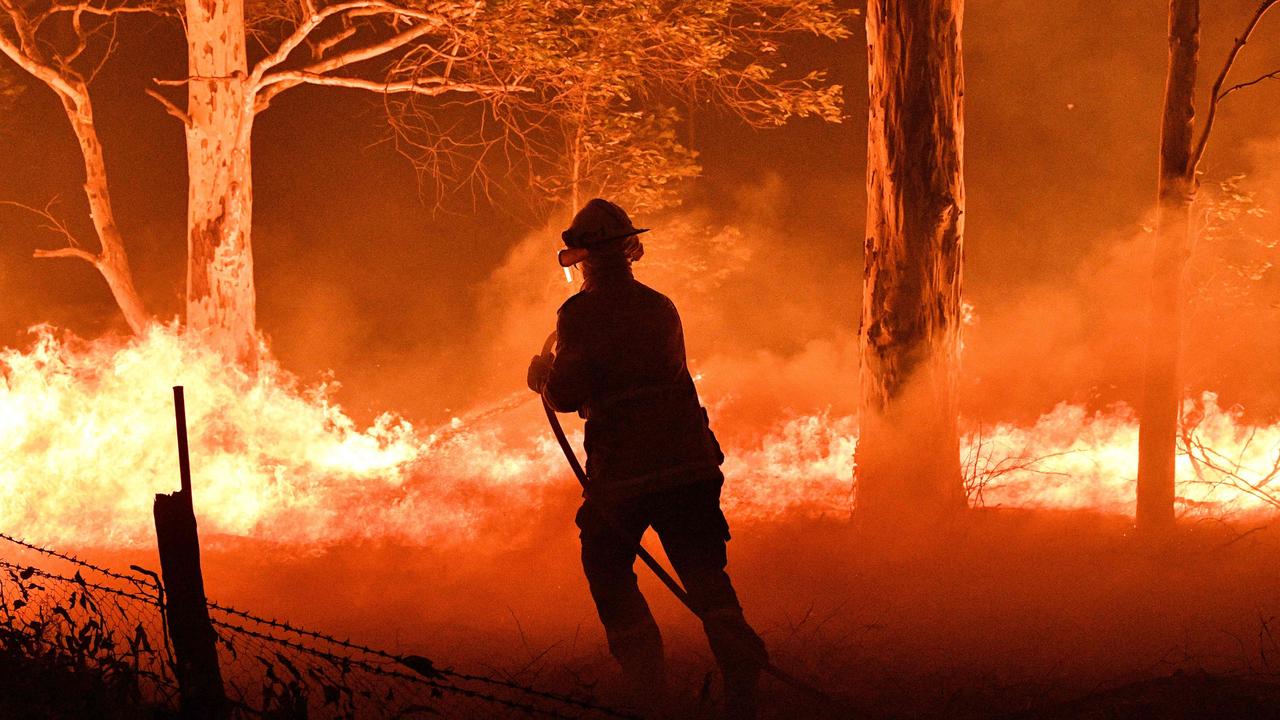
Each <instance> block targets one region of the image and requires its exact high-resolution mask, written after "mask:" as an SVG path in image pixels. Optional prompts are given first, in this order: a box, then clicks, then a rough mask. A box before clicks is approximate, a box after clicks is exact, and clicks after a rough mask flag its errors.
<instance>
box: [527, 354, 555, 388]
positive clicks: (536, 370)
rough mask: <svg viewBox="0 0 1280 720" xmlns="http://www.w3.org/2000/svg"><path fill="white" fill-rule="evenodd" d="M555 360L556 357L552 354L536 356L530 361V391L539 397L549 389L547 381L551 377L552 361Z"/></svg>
mask: <svg viewBox="0 0 1280 720" xmlns="http://www.w3.org/2000/svg"><path fill="white" fill-rule="evenodd" d="M553 358H554V356H553V355H552V354H551V353H545V354H543V355H534V356H533V359H532V360H530V361H529V375H528V383H529V389H530V390H532V391H534V392H536V393H538V394H539V395H541V394H542V391H543V389H544V388H546V387H547V379H548V378H550V377H551V361H552V359H553Z"/></svg>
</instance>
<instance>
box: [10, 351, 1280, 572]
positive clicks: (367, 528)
mask: <svg viewBox="0 0 1280 720" xmlns="http://www.w3.org/2000/svg"><path fill="white" fill-rule="evenodd" d="M35 333H36V334H35V342H34V344H33V345H32V347H31V348H30V349H29V350H26V351H20V350H16V349H7V350H4V351H2V352H0V373H3V377H4V383H3V385H0V529H3V530H5V531H6V532H12V533H16V534H23V535H26V536H28V537H31V538H33V539H39V540H40V541H42V542H50V543H57V544H62V545H67V546H85V545H96V546H121V545H136V544H144V543H149V542H151V540H152V537H153V535H152V530H151V502H152V496H153V495H154V494H155V493H157V492H170V491H172V490H174V489H176V485H177V460H176V457H175V451H174V438H173V416H172V407H171V399H170V394H169V393H170V391H169V388H170V386H171V385H178V384H180V385H185V386H186V387H187V397H188V409H187V412H188V421H189V426H190V428H191V447H192V449H191V451H192V457H193V473H194V486H195V500H196V507H197V512H198V514H199V517H200V522H201V529H202V531H203V532H204V533H205V534H206V535H233V536H247V537H253V538H258V539H262V540H269V541H276V542H281V543H297V544H317V543H319V544H328V543H337V542H343V541H348V540H359V539H391V540H397V541H405V542H415V543H426V542H440V541H445V540H459V539H467V538H470V537H472V536H474V534H475V533H476V532H477V530H478V528H479V527H480V526H481V525H482V524H483V522H484V521H485V520H487V519H492V518H493V517H496V516H500V515H501V514H503V513H507V514H509V513H510V511H511V509H512V508H517V507H518V508H527V507H530V506H534V505H536V504H537V503H538V502H540V497H541V496H542V494H543V493H544V492H546V491H547V489H548V488H551V487H554V486H555V485H557V484H567V483H572V480H571V479H570V478H569V476H568V472H567V470H566V468H565V466H564V462H563V458H561V457H560V455H559V449H558V447H557V446H556V445H555V444H554V443H553V442H552V441H551V440H550V438H549V437H545V436H544V435H545V434H544V433H541V430H542V428H541V426H539V425H530V427H529V428H528V430H529V434H528V435H526V436H525V437H523V438H517V439H514V440H513V439H511V433H507V432H503V428H502V427H501V423H500V422H499V419H500V418H501V417H502V416H504V415H506V414H507V413H510V412H512V409H513V408H515V407H525V408H528V407H531V403H525V402H524V400H525V399H526V395H524V394H520V395H515V396H513V398H514V399H513V400H512V401H510V402H508V403H505V404H501V405H498V406H496V407H495V408H491V409H490V410H487V411H484V412H478V413H473V414H472V417H470V418H454V419H453V420H452V421H451V422H450V423H448V424H447V425H446V426H444V427H440V428H434V429H427V428H417V427H415V426H414V425H413V424H411V423H410V422H409V421H407V420H406V419H404V418H403V417H400V416H398V415H395V414H393V413H386V414H383V415H381V416H380V417H378V418H376V419H375V420H374V421H373V423H372V424H370V425H369V426H367V427H361V426H359V425H357V423H356V422H355V421H353V420H352V419H351V417H350V416H349V415H347V414H346V413H345V412H344V411H343V409H342V408H341V407H340V406H339V405H338V404H336V403H335V402H334V400H333V392H332V390H333V389H332V388H331V387H329V386H326V385H324V384H320V385H316V386H312V387H305V386H303V385H302V384H301V383H299V382H298V380H297V379H296V378H294V377H293V376H292V375H290V374H289V373H288V372H286V371H284V370H283V369H281V368H280V367H279V366H278V365H276V364H274V363H272V362H271V361H270V360H266V361H264V363H263V365H262V367H261V369H260V371H259V372H258V373H257V374H256V375H254V376H250V375H248V374H246V373H244V372H243V371H241V370H240V369H238V368H236V367H234V366H232V365H229V364H228V363H226V362H224V361H222V359H221V358H220V356H218V355H217V354H216V353H213V352H211V351H209V350H207V349H203V348H200V347H198V346H195V345H193V344H191V343H188V342H185V341H184V340H183V338H182V337H181V335H180V334H179V333H178V332H177V329H176V328H175V327H157V328H154V329H153V330H151V331H150V332H148V333H147V334H146V335H145V336H143V337H140V338H136V339H131V340H128V341H120V340H98V341H92V342H85V341H82V340H78V339H75V338H72V337H62V336H60V335H59V334H57V333H56V332H55V331H54V330H53V329H52V328H49V327H40V328H37V329H36V331H35ZM527 398H529V399H531V398H532V396H531V395H528V396H527ZM1187 411H1188V413H1193V414H1194V416H1195V417H1196V418H1198V419H1199V422H1198V425H1197V426H1196V429H1195V434H1194V435H1189V436H1188V437H1189V438H1190V439H1191V441H1192V442H1191V449H1192V452H1191V453H1190V454H1185V453H1184V454H1182V455H1181V456H1180V457H1179V465H1178V473H1179V497H1180V498H1181V499H1182V505H1183V507H1184V509H1185V510H1187V511H1190V512H1198V513H1207V512H1212V513H1227V512H1252V511H1258V510H1261V509H1265V508H1268V507H1271V506H1273V505H1274V502H1273V501H1272V499H1271V496H1270V495H1269V494H1268V492H1267V483H1269V482H1270V480H1271V478H1272V477H1274V476H1275V475H1276V472H1275V470H1274V468H1275V467H1276V465H1277V460H1278V455H1277V453H1278V452H1280V424H1277V425H1272V426H1265V427H1255V426H1249V425H1247V424H1245V423H1244V422H1243V421H1242V420H1241V418H1240V413H1239V412H1238V411H1234V410H1228V409H1223V408H1220V407H1219V406H1218V403H1217V398H1216V397H1215V396H1213V395H1212V394H1206V395H1205V396H1203V397H1202V398H1201V399H1200V400H1199V401H1198V402H1194V403H1191V402H1189V403H1188V405H1187ZM535 417H536V415H534V414H530V417H529V422H530V423H536V419H534V418H535ZM856 436H857V426H856V421H855V419H854V418H851V417H836V416H831V415H830V414H828V413H819V414H816V415H800V416H794V417H790V418H787V419H783V420H782V421H780V422H779V423H778V424H777V425H776V426H775V427H774V428H773V430H772V431H771V432H769V433H767V434H766V435H764V437H763V439H761V440H760V441H758V442H756V443H753V444H751V445H750V446H747V447H737V448H733V447H730V448H726V451H727V452H726V454H727V455H728V458H729V459H728V461H727V462H726V464H725V468H724V469H725V474H726V476H727V478H728V481H727V483H726V486H725V504H726V507H727V510H728V511H729V512H730V514H731V515H732V516H733V517H734V518H735V520H748V519H759V520H765V519H773V518H779V517H794V516H808V515H817V514H833V513H834V514H844V513H848V512H849V511H850V510H851V508H852V499H853V493H852V480H851V478H852V475H853V450H854V445H855V443H856ZM1136 446H1137V424H1136V421H1135V419H1134V417H1133V415H1132V413H1131V412H1130V411H1129V410H1127V409H1126V408H1123V407H1118V408H1115V409H1113V410H1110V411H1108V412H1098V413H1089V412H1086V411H1085V410H1084V409H1083V408H1081V407H1078V406H1073V405H1069V404H1062V405H1059V406H1058V407H1057V408H1055V409H1054V410H1053V411H1052V412H1050V413H1048V414H1046V415H1044V416H1043V417H1041V418H1040V419H1039V420H1038V421H1037V422H1036V423H1034V424H1033V425H1031V426H1030V427H1020V426H1016V425H1012V424H1002V425H997V426H995V427H993V428H989V429H985V430H981V431H979V430H974V431H971V432H970V433H969V434H968V435H966V437H965V438H964V450H963V453H964V456H965V458H966V461H965V467H966V469H967V472H968V474H969V482H970V486H971V490H972V492H973V497H972V499H973V500H974V501H975V502H982V503H984V504H986V505H1004V506H1017V507H1043V508H1092V509H1097V510H1101V511H1107V512H1117V513H1131V512H1132V510H1133V478H1134V476H1135V474H1136ZM1197 453H1198V454H1197ZM1258 468H1262V469H1258ZM1268 473H1270V474H1268ZM562 486H563V485H562Z"/></svg>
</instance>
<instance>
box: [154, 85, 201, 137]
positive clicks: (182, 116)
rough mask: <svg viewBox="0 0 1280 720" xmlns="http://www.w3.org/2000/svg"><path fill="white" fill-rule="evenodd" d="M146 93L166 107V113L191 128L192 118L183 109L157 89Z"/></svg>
mask: <svg viewBox="0 0 1280 720" xmlns="http://www.w3.org/2000/svg"><path fill="white" fill-rule="evenodd" d="M146 92H147V94H148V95H150V96H151V97H153V98H155V99H156V101H157V102H159V103H160V105H161V106H163V107H164V111H165V112H167V113H169V114H170V115H172V116H174V117H176V118H178V119H179V120H181V121H182V124H183V125H185V126H187V127H191V116H190V115H188V114H187V113H186V112H184V111H183V110H182V108H180V107H178V106H177V105H174V104H173V102H171V101H170V100H169V98H167V97H165V96H164V95H161V94H160V92H159V91H157V90H156V89H155V88H147V90H146Z"/></svg>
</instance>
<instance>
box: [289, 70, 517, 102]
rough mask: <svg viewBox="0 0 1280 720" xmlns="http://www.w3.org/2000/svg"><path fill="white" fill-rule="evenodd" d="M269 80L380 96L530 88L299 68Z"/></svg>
mask: <svg viewBox="0 0 1280 720" xmlns="http://www.w3.org/2000/svg"><path fill="white" fill-rule="evenodd" d="M269 80H270V81H271V83H272V84H276V85H281V84H283V85H287V86H288V87H294V86H296V85H301V84H304V83H305V84H307V85H328V86H332V87H344V88H353V89H356V90H368V91H370V92H376V93H381V94H384V95H389V94H394V93H412V94H415V95H426V96H429V97H436V96H439V95H444V94H446V93H451V92H457V93H476V94H484V93H504V92H531V91H532V88H528V87H525V86H523V85H486V84H480V83H460V82H453V81H450V80H448V79H447V78H442V77H428V78H419V79H417V80H400V81H396V82H377V81H375V80H365V79H364V78H355V77H343V76H338V75H321V74H319V73H312V72H306V71H302V70H287V71H284V72H278V73H272V74H271V77H270V78H269Z"/></svg>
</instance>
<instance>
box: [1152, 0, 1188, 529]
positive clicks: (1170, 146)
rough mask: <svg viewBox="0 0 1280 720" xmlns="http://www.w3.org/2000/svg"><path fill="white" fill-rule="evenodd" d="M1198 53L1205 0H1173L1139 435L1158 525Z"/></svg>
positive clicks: (1165, 514) (1169, 510) (1174, 380)
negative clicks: (1200, 0)
mask: <svg viewBox="0 0 1280 720" xmlns="http://www.w3.org/2000/svg"><path fill="white" fill-rule="evenodd" d="M1199 53H1200V2H1199V0H1170V2H1169V70H1168V78H1167V80H1166V82H1165V93H1164V118H1163V121H1162V123H1161V126H1160V178H1159V184H1158V204H1157V209H1156V233H1155V235H1156V237H1155V259H1154V262H1153V263H1152V273H1151V293H1150V298H1151V308H1150V315H1149V318H1148V326H1147V338H1146V363H1145V376H1144V382H1143V397H1142V404H1141V406H1140V408H1139V416H1138V417H1139V423H1140V427H1139V435H1138V504H1137V523H1138V527H1139V528H1141V529H1145V530H1160V529H1164V528H1168V527H1171V526H1172V525H1173V521H1174V513H1173V501H1174V468H1175V459H1176V438H1177V433H1178V404H1179V402H1180V401H1181V396H1182V384H1181V380H1180V373H1179V367H1178V366H1179V358H1178V356H1179V354H1180V348H1181V343H1182V303H1183V275H1184V272H1185V270H1186V264H1187V258H1188V257H1189V255H1190V249H1191V248H1190V226H1191V202H1192V200H1193V199H1194V197H1195V192H1196V179H1195V163H1194V161H1193V159H1192V158H1193V152H1192V148H1193V138H1192V133H1193V126H1194V122H1195V88H1196V69H1197V64H1198V63H1199Z"/></svg>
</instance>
